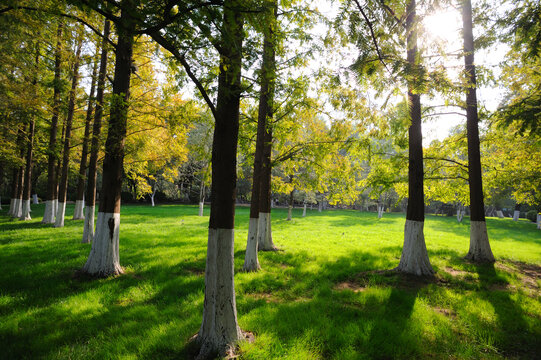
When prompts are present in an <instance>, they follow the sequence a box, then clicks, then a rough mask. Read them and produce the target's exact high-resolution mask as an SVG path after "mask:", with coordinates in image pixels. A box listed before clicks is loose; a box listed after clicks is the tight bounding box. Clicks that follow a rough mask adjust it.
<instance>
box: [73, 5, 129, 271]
mask: <svg viewBox="0 0 541 360" xmlns="http://www.w3.org/2000/svg"><path fill="white" fill-rule="evenodd" d="M130 14H131V13H130V11H128V10H127V9H124V10H123V11H122V13H121V16H120V19H119V20H118V23H117V24H116V30H117V34H118V43H117V47H116V63H115V77H114V80H113V94H112V98H111V110H110V116H109V131H108V134H107V140H106V142H105V159H104V160H103V182H102V188H101V193H100V208H99V211H98V220H97V222H96V234H95V235H94V241H93V242H92V249H91V250H90V255H89V256H88V260H87V261H86V264H85V265H84V267H83V271H84V272H86V273H88V274H90V275H93V276H99V277H107V276H110V275H118V274H121V273H122V272H123V270H122V267H121V266H120V260H119V251H118V247H119V225H120V192H121V190H122V171H123V170H122V169H123V163H124V142H125V139H126V126H127V120H128V100H129V90H130V77H131V69H132V65H133V64H132V55H133V42H134V31H135V26H134V24H133V22H132V20H131V18H130ZM96 110H97V109H96Z"/></svg>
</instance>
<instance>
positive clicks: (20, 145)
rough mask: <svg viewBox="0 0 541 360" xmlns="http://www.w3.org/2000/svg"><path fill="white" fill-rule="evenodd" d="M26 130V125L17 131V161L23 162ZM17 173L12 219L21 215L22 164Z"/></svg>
mask: <svg viewBox="0 0 541 360" xmlns="http://www.w3.org/2000/svg"><path fill="white" fill-rule="evenodd" d="M26 130H27V129H26V125H23V126H22V128H19V130H18V131H17V149H18V150H19V159H21V161H24V153H25V151H24V143H25V141H24V138H25V136H24V134H25V132H26ZM17 172H18V174H17V187H16V188H17V192H16V194H15V201H14V203H13V213H12V214H11V216H12V217H14V218H20V217H21V215H22V202H23V185H24V166H23V165H22V164H21V165H20V166H19V168H18V170H17Z"/></svg>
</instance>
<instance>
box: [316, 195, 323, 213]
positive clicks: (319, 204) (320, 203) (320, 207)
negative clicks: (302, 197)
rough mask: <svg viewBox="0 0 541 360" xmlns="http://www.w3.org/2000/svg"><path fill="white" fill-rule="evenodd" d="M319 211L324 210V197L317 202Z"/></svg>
mask: <svg viewBox="0 0 541 360" xmlns="http://www.w3.org/2000/svg"><path fill="white" fill-rule="evenodd" d="M317 211H318V212H321V211H323V198H322V199H321V200H319V201H318V202H317Z"/></svg>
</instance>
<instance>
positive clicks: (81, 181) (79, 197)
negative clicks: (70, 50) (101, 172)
mask: <svg viewBox="0 0 541 360" xmlns="http://www.w3.org/2000/svg"><path fill="white" fill-rule="evenodd" d="M97 72H98V64H97V62H94V65H93V68H92V80H91V85H90V94H89V95H88V105H87V109H86V119H85V132H84V135H83V148H82V150H81V162H80V163H79V177H78V179H77V191H76V198H75V209H74V211H73V220H81V219H84V218H85V215H84V206H85V205H84V199H85V182H86V181H85V180H86V167H87V166H86V164H87V160H88V142H89V140H90V139H89V138H90V128H91V125H92V115H93V113H94V92H95V91H96V77H97Z"/></svg>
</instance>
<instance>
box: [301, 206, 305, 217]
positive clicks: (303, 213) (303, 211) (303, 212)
mask: <svg viewBox="0 0 541 360" xmlns="http://www.w3.org/2000/svg"><path fill="white" fill-rule="evenodd" d="M302 217H306V204H304V208H303V209H302Z"/></svg>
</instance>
